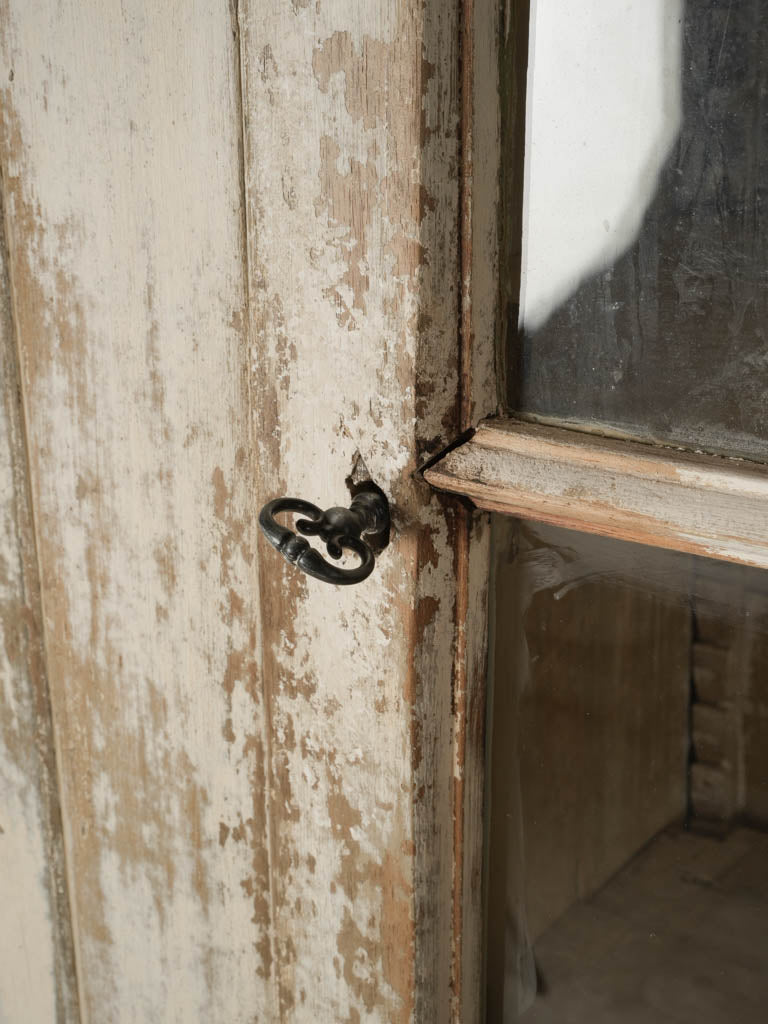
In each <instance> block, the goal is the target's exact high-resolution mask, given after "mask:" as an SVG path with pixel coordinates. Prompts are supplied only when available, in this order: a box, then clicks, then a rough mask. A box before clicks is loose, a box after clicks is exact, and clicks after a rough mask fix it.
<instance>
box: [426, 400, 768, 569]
mask: <svg viewBox="0 0 768 1024" xmlns="http://www.w3.org/2000/svg"><path fill="white" fill-rule="evenodd" d="M425 476H426V478H427V480H428V481H429V482H430V483H431V484H432V485H433V486H435V487H437V488H440V489H442V490H446V491H450V492H452V493H456V494H463V495H465V496H466V497H468V498H470V499H471V500H472V501H473V502H474V503H475V504H476V505H477V506H478V507H479V508H483V509H489V510H493V511H499V512H503V513H505V514H507V515H516V516H522V517H526V518H530V519H535V520H540V521H543V522H549V523H554V524H556V525H559V526H566V527H569V528H570V529H576V530H583V531H586V532H589V533H597V534H602V535H604V536H610V537H619V538H622V539H624V540H632V541H638V542H640V543H643V544H651V545H656V546H658V547H665V548H672V549H675V550H679V551H689V552H694V553H696V554H701V555H708V556H710V557H713V558H720V559H726V560H729V561H733V562H740V563H743V564H745V565H755V566H760V567H768V533H767V532H766V529H765V522H766V518H765V508H766V502H767V501H768V467H764V466H760V465H756V464H754V463H750V462H742V461H739V460H737V459H726V458H718V457H716V456H710V455H698V454H689V453H684V452H680V451H677V450H674V449H668V448H657V447H653V446H650V445H641V444H637V443H634V442H628V441H620V440H614V439H608V438H602V437H596V436H593V435H589V434H580V433H577V432H574V431H568V430H562V429H560V428H556V427H545V426H540V425H537V424H529V423H522V422H518V421H514V420H496V421H494V420H489V421H486V422H484V423H481V425H480V427H479V428H478V430H477V432H476V433H475V435H474V436H473V437H472V438H471V440H470V441H468V442H467V443H466V444H463V445H461V446H459V447H458V448H455V449H453V450H452V451H451V452H449V453H448V454H447V455H446V456H445V458H444V459H442V460H441V461H440V462H438V463H437V464H436V465H434V466H433V467H432V468H431V469H429V470H428V471H427V472H426V473H425Z"/></svg>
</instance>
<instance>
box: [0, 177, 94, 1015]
mask: <svg viewBox="0 0 768 1024" xmlns="http://www.w3.org/2000/svg"><path fill="white" fill-rule="evenodd" d="M2 214H3V208H2V194H1V193H0V907H2V917H3V923H2V927H0V1021H3V1024H21V1022H23V1021H31V1020H34V1021H35V1022H39V1024H54V1022H56V1024H75V1022H76V1021H78V1019H79V1018H78V1008H77V988H76V984H75V965H74V952H73V945H72V934H71V929H70V917H69V900H68V895H67V891H66V882H65V873H64V849H63V842H62V830H61V817H60V813H59V802H58V789H57V778H56V759H55V754H54V744H53V734H52V729H51V709H50V702H49V695H48V688H47V680H46V674H45V658H44V650H43V640H42V632H41V625H42V622H41V609H40V590H39V579H38V572H37V560H36V554H35V543H34V534H33V530H32V520H31V509H30V503H29V490H28V480H27V463H26V451H25V444H24V434H23V429H22V423H21V416H20V412H21V410H20V407H19V375H18V367H17V362H16V353H15V340H14V336H13V321H12V317H11V306H10V294H9V287H8V275H7V266H6V263H7V261H6V246H5V232H4V228H3V216H2Z"/></svg>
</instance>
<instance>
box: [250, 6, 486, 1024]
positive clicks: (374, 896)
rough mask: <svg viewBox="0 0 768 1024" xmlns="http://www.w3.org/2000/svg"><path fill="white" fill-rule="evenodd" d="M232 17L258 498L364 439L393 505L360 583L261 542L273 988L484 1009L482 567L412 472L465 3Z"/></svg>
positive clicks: (443, 389)
mask: <svg viewBox="0 0 768 1024" xmlns="http://www.w3.org/2000/svg"><path fill="white" fill-rule="evenodd" d="M240 17H241V26H242V42H243V46H242V51H243V83H244V87H243V95H244V117H245V128H246V144H245V157H246V188H247V210H248V236H249V260H250V284H251V290H250V299H251V309H252V327H253V346H254V360H253V366H254V382H255V387H256V395H257V398H256V406H257V409H258V414H257V426H256V439H257V445H258V451H259V458H260V463H261V467H262V477H261V480H260V482H259V488H258V491H257V494H256V498H255V500H256V501H257V502H258V501H262V500H265V499H266V498H267V497H273V496H275V495H276V494H280V493H297V494H301V495H302V496H304V497H306V498H308V499H310V500H313V501H320V502H324V501H329V502H330V501H336V500H338V497H339V496H340V495H339V489H340V488H341V487H342V485H343V481H344V479H345V477H346V476H347V475H348V474H349V472H350V468H351V466H352V463H353V461H354V460H355V459H356V458H357V456H361V457H362V459H363V461H364V463H365V466H366V467H367V469H368V471H369V472H370V474H371V476H372V477H373V479H374V480H375V481H376V482H377V483H378V484H379V485H380V486H381V487H382V488H383V489H384V490H385V491H386V493H387V494H388V496H389V497H390V500H391V502H392V505H393V512H394V528H393V536H392V543H391V545H390V547H389V548H388V549H387V550H386V551H385V552H384V553H383V555H382V556H381V558H380V560H379V564H378V567H377V570H376V573H375V574H374V576H372V577H371V578H370V580H369V581H367V583H366V584H364V585H362V586H360V587H356V588H351V589H350V590H348V591H346V592H329V591H328V590H327V588H325V587H324V586H323V584H321V583H318V582H316V581H314V580H311V579H304V578H299V577H296V575H295V574H294V573H292V572H291V571H290V570H289V569H287V568H286V567H284V566H283V565H282V564H281V563H280V562H279V561H277V560H276V559H275V558H274V557H273V556H272V555H271V554H270V555H269V562H267V557H268V556H266V555H265V559H264V565H263V571H262V575H261V602H262V608H263V610H264V615H265V620H264V634H263V636H264V648H263V651H264V676H263V680H264V686H265V693H266V695H267V698H266V699H267V707H268V711H269V716H270V735H271V736H272V737H273V742H272V749H271V752H270V765H271V777H272V786H273V789H274V792H275V800H274V831H273V845H274V862H275V865H276V867H277V870H276V873H275V908H276V916H275V922H276V953H277V972H278V980H279V994H280V1012H281V1014H282V1017H283V1019H284V1020H286V1021H288V1020H290V1021H293V1020H296V1021H298V1020H304V1019H307V1020H309V1019H323V1020H330V1019H332V1020H339V1021H341V1020H349V1021H352V1020H358V1019H365V1020H370V1021H382V1022H383V1021H386V1022H393V1024H394V1022H398V1021H408V1020H441V1021H443V1020H446V1021H447V1020H450V1019H452V1018H454V1017H457V1016H460V1014H461V1013H462V1006H461V1004H462V1001H465V1004H464V1005H465V1007H466V1011H465V1012H466V1014H467V1016H466V1019H467V1020H476V1019H477V1018H478V1014H479V1012H480V1008H479V1002H478V1000H477V999H476V998H475V996H474V994H473V995H472V996H471V997H469V998H467V997H466V996H465V991H466V989H465V987H464V984H463V979H462V975H463V973H464V971H465V966H464V965H465V962H466V957H469V964H470V965H471V966H470V968H469V969H470V971H471V972H472V975H473V976H472V983H471V985H470V986H469V989H470V991H473V992H476V991H477V985H478V973H479V972H478V967H477V965H478V950H479V941H478V938H479V937H478V936H477V935H472V932H473V931H479V916H478V912H477V908H478V906H479V885H478V875H479V863H480V860H479V856H480V855H479V850H480V844H481V842H482V832H481V829H480V827H479V824H480V823H479V811H480V804H479V795H480V793H481V785H480V784H479V782H478V778H481V776H478V774H477V772H478V771H479V770H480V767H481V762H482V756H481V751H482V736H480V737H478V735H477V729H478V728H481V727H482V718H483V716H482V708H481V705H478V686H480V687H482V665H483V662H484V645H483V642H482V640H481V639H479V637H482V636H483V635H484V633H483V632H482V631H481V632H479V634H476V630H477V629H478V628H479V623H480V621H481V619H482V614H483V610H484V600H483V598H482V596H481V595H480V592H479V591H475V592H472V588H473V587H479V588H480V589H481V590H482V588H483V585H484V574H483V573H482V572H480V571H475V570H474V569H473V567H472V565H470V563H469V562H468V561H467V559H468V557H469V556H468V551H467V548H468V545H467V539H466V538H467V529H468V524H467V522H466V521H465V519H464V514H463V511H461V512H457V511H456V510H455V508H452V507H451V506H450V505H447V504H446V503H445V502H444V501H443V500H442V499H441V498H439V497H438V496H437V495H435V494H433V493H430V491H429V489H428V488H426V487H425V486H424V485H423V484H422V482H421V481H419V480H418V479H417V478H415V477H414V471H415V470H416V468H417V467H418V465H419V459H423V458H426V457H428V456H429V455H430V454H433V453H434V452H436V451H438V450H439V448H440V445H441V444H442V443H443V442H444V441H445V440H447V439H448V438H449V437H450V436H451V431H455V430H457V429H458V427H459V424H460V409H461V404H462V395H461V385H460V378H461V367H460V365H459V345H458V325H459V314H460V275H459V245H458V236H459V230H458V229H459V213H460V209H459V190H458V181H459V170H460V150H459V144H458V132H459V118H460V89H459V81H460V80H459V74H458V69H459V61H458V42H459V10H458V4H457V3H456V2H454V0H451V2H449V3H440V4H437V3H427V4H422V3H415V2H414V3H411V2H407V3H399V4H396V3H393V2H389V0H382V2H376V3H374V4H367V5H365V6H364V7H360V6H359V5H357V6H356V5H350V4H348V3H345V2H342V0H331V2H328V3H324V4H322V5H314V4H306V3H303V2H302V3H295V4H293V5H286V4H284V3H282V2H278V0H269V2H267V3H264V2H258V3H256V2H252V0H248V2H246V3H242V4H241V7H240ZM472 259H473V260H474V256H473V257H472ZM490 336H491V334H490V333H489V332H487V331H485V330H484V331H483V332H482V334H480V337H481V338H487V337H490ZM472 359H473V365H474V366H485V367H488V366H491V367H492V356H491V357H490V359H489V357H488V356H486V357H485V359H484V360H481V359H479V358H478V359H477V360H476V361H475V357H474V356H473V357H472ZM464 365H465V367H466V363H465V364H464ZM477 406H478V409H479V410H480V411H482V409H483V408H488V406H487V404H486V403H485V402H484V401H482V400H481V401H478V403H477ZM479 529H482V527H479ZM482 543H483V542H482V540H481V546H480V550H481V551H483V550H484V549H483V547H482ZM470 620H471V625H470V627H469V628H470V629H471V630H472V635H471V636H470V634H469V633H468V632H466V630H467V623H468V622H470ZM462 634H463V635H462ZM476 637H478V638H476ZM465 640H466V642H465ZM465 665H467V666H469V667H468V668H465V667H464V666H465ZM468 729H469V731H468ZM470 757H471V758H472V764H471V770H470V772H469V777H467V772H466V764H467V762H468V760H469V759H470ZM468 818H469V819H471V821H472V823H473V828H472V831H471V832H470V833H469V844H470V850H469V852H468V850H467V847H466V845H465V840H466V837H467V831H466V822H467V820H468ZM467 878H469V879H470V882H469V885H467V883H466V879H467ZM473 887H474V891H471V892H468V889H473ZM459 904H460V905H459ZM457 931H458V932H460V934H461V936H462V944H463V949H461V948H459V947H458V946H457V945H456V943H455V939H456V932H457ZM452 937H453V940H452ZM468 951H469V952H468ZM473 986H474V989H473Z"/></svg>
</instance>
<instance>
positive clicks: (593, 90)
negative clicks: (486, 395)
mask: <svg viewBox="0 0 768 1024" xmlns="http://www.w3.org/2000/svg"><path fill="white" fill-rule="evenodd" d="M531 26H532V31H531V54H530V69H529V76H528V103H527V105H528V111H527V118H528V124H527V138H526V157H525V159H526V186H525V210H524V230H523V234H524V244H523V257H522V295H521V298H520V314H519V318H518V317H516V316H514V315H513V314H512V313H509V312H508V313H507V326H506V332H507V338H506V343H505V344H506V352H507V363H508V366H507V382H508V383H507V391H508V395H507V398H508V403H509V407H510V409H511V410H513V411H517V412H519V413H522V414H524V415H533V416H537V417H543V418H546V419H548V420H550V421H564V422H568V423H576V424H588V425H590V426H592V427H595V428H597V429H602V430H604V431H608V432H619V433H625V434H628V435H630V436H633V437H638V438H642V439H646V440H656V441H662V442H671V443H674V444H679V445H683V446H686V447H689V448H692V449H707V450H711V451H715V452H719V453H724V454H731V455H738V456H744V457H750V458H758V459H761V460H762V459H764V458H765V456H766V454H767V453H768V221H767V220H766V213H765V201H766V187H767V186H768V5H766V4H765V2H764V0H647V2H646V3H643V4H633V5H617V4H615V3H613V2H611V0H585V3H584V4H577V5H573V4H567V3H565V2H564V0H560V2H552V3H547V4H538V5H536V4H534V5H533V6H532V10H531ZM515 146H518V148H519V141H516V140H512V141H510V143H509V147H510V154H512V151H513V150H514V148H515ZM510 159H511V155H510ZM516 288H517V284H516V272H515V270H514V269H513V268H512V269H510V268H508V272H507V290H508V292H510V293H509V294H507V295H506V296H505V308H506V309H507V310H508V311H509V310H510V309H512V310H515V309H516V308H517V307H516V305H515V303H516V301H517V299H516V297H515V296H514V295H513V294H511V292H512V291H514V290H515V289H516Z"/></svg>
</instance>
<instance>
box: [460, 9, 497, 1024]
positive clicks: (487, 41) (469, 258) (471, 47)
mask: <svg viewBox="0 0 768 1024" xmlns="http://www.w3.org/2000/svg"><path fill="white" fill-rule="evenodd" d="M461 13H462V38H461V74H462V80H461V96H462V111H461V129H460V136H461V158H462V178H461V182H462V187H461V209H460V214H461V222H460V223H461V231H460V235H461V242H462V247H461V268H460V272H461V285H462V291H461V332H460V339H459V341H460V367H461V374H460V379H459V398H460V413H459V426H460V428H461V429H462V430H465V429H467V428H469V427H470V426H471V425H472V423H474V422H475V421H476V420H477V418H478V417H479V416H482V415H484V414H486V413H490V412H492V411H493V410H494V409H495V406H496V397H497V366H496V360H495V352H494V349H493V346H492V345H491V344H488V343H487V339H490V338H493V337H494V336H495V331H496V323H497V319H498V259H499V253H498V248H499V246H498V226H499V221H498V217H499V161H500V94H499V78H498V73H497V68H498V66H499V38H498V28H499V26H498V10H497V7H496V4H495V3H494V2H493V0H465V2H464V3H463V4H462V5H461ZM478 69H479V73H478ZM488 520H489V517H487V516H482V517H481V516H478V515H476V514H473V513H472V512H471V511H470V510H469V509H466V508H464V507H461V508H460V509H458V510H457V523H458V525H457V542H456V580H457V600H456V617H455V621H456V643H455V653H454V716H455V726H454V728H455V736H456V739H455V742H454V762H453V775H454V808H453V826H454V851H453V860H454V883H453V893H454V897H453V907H454V915H453V934H452V941H453V969H452V981H451V987H452V992H453V1005H452V1014H453V1016H452V1019H453V1020H456V1021H458V1020H461V1021H473V1020H478V1019H481V1018H482V1014H483V1008H484V1006H485V974H484V966H485V965H484V948H483V945H484V944H483V939H484V932H485V920H484V917H485V915H484V909H485V908H484V890H483V883H484V841H485V835H486V831H485V815H486V811H487V808H486V807H485V768H486V729H485V726H486V682H487V655H488V597H489V595H488V582H489V573H490V557H491V554H490V549H491V531H490V522H489V521H488Z"/></svg>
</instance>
